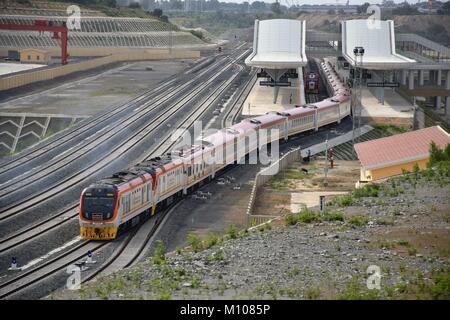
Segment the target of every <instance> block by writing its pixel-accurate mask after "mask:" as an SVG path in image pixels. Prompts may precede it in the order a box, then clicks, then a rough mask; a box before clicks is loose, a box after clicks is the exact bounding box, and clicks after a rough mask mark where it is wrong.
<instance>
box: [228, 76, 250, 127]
mask: <svg viewBox="0 0 450 320" xmlns="http://www.w3.org/2000/svg"><path fill="white" fill-rule="evenodd" d="M257 80H258V78H257V77H256V69H255V70H252V71H251V72H250V73H249V77H248V82H247V83H246V84H245V87H244V89H243V90H242V92H241V94H240V95H239V97H238V98H237V99H235V101H233V103H232V105H231V107H230V108H229V109H228V110H227V112H226V113H225V115H224V117H223V118H222V128H226V127H230V126H232V125H233V124H234V122H235V121H236V119H237V117H238V116H239V112H240V111H241V110H242V108H243V104H244V102H245V99H247V97H248V95H249V94H250V91H251V90H252V88H253V86H254V85H255V83H256V81H257Z"/></svg>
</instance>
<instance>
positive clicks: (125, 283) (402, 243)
mask: <svg viewBox="0 0 450 320" xmlns="http://www.w3.org/2000/svg"><path fill="white" fill-rule="evenodd" d="M448 182H449V179H448V177H445V178H440V179H439V178H438V179H426V178H424V177H422V178H419V179H418V180H414V179H412V178H411V177H409V178H405V177H399V178H396V179H394V182H392V181H389V182H386V183H384V184H382V185H381V186H380V187H379V192H378V194H377V196H366V194H365V195H363V196H356V195H355V193H352V194H351V196H352V199H353V200H352V203H351V205H346V206H341V207H340V206H339V204H341V205H342V203H339V201H335V202H333V203H334V204H333V203H331V204H330V205H329V206H328V208H329V210H332V212H336V211H335V210H339V212H341V213H342V215H343V219H342V220H343V221H339V219H337V220H336V221H326V220H327V219H325V218H324V216H322V218H318V219H316V220H315V221H314V220H313V221H312V222H311V223H305V222H302V221H306V219H303V220H302V219H300V221H299V222H298V223H296V224H293V225H289V224H286V223H284V221H282V220H279V221H274V222H273V223H272V224H271V225H269V226H267V225H266V226H265V227H258V228H256V229H253V230H250V231H247V232H245V231H241V232H237V231H235V229H233V228H228V229H227V231H226V234H225V236H224V238H221V239H217V238H214V237H213V236H209V237H208V238H207V239H206V240H205V241H203V242H202V243H201V244H200V243H199V241H198V239H195V238H192V239H190V244H191V245H192V246H191V247H189V248H187V249H183V250H181V249H178V250H177V252H172V253H170V254H167V255H165V256H164V255H162V254H161V252H162V248H161V250H160V251H158V249H156V250H155V251H154V254H153V257H152V258H150V259H148V260H147V261H146V262H144V263H141V264H139V265H136V266H135V267H133V268H131V269H127V270H124V271H120V272H118V273H116V274H114V275H112V276H109V277H106V278H102V279H99V280H97V281H96V282H93V283H91V284H89V285H87V286H85V287H83V288H82V289H81V290H80V291H77V292H74V291H60V292H56V293H53V294H52V295H51V298H53V299H61V298H63V299H79V298H82V299H99V298H100V299H139V298H144V299H186V298H187V299H249V298H250V299H254V298H257V299H258V298H259V299H261V298H262V299H328V298H344V299H345V298H348V299H361V298H364V299H367V298H387V299H405V298H444V299H449V298H450V285H449V277H450V272H449V270H450V258H449V257H450V251H449V248H450V246H449V244H450V232H449V230H450V225H449V222H450V215H449V211H448V208H449V207H450V206H449V201H450V197H449V194H450V185H449V183H448ZM393 190H394V191H395V192H394V191H393ZM311 212H312V214H313V215H314V214H317V213H316V212H313V211H311ZM311 212H310V213H311ZM319 217H320V216H319ZM202 245H203V247H205V246H206V247H209V248H208V249H206V250H200V249H199V250H198V251H199V252H193V251H194V250H193V249H198V247H200V246H202ZM202 249H203V248H202ZM371 265H375V266H377V267H379V268H380V274H381V278H380V290H376V289H374V290H369V289H368V288H367V286H366V283H367V279H368V276H369V275H368V274H367V269H368V266H371Z"/></svg>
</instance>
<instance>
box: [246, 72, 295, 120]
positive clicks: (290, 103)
mask: <svg viewBox="0 0 450 320" xmlns="http://www.w3.org/2000/svg"><path fill="white" fill-rule="evenodd" d="M290 81H291V84H292V86H291V87H280V88H279V92H278V98H277V101H276V103H273V102H272V97H273V88H272V87H267V86H261V85H259V79H258V81H256V83H255V85H254V86H253V88H252V90H251V91H250V93H249V95H248V96H247V99H245V102H244V104H243V108H242V116H244V117H248V116H257V115H262V114H265V113H267V112H270V111H284V110H288V109H292V108H294V107H295V105H299V104H300V81H299V79H291V80H290Z"/></svg>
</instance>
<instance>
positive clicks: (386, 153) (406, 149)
mask: <svg viewBox="0 0 450 320" xmlns="http://www.w3.org/2000/svg"><path fill="white" fill-rule="evenodd" d="M433 141H434V143H436V145H437V146H438V147H439V148H441V149H443V148H445V146H446V145H447V144H449V143H450V134H448V133H447V132H446V131H445V130H444V129H442V128H441V127H440V126H434V127H429V128H425V129H420V130H416V131H411V132H406V133H401V134H397V135H394V136H390V137H385V138H380V139H376V140H371V141H366V142H361V143H357V144H355V151H356V154H357V155H358V159H359V161H360V164H361V177H360V182H369V181H375V180H381V179H385V178H389V177H391V176H395V175H399V174H401V173H402V169H404V170H408V171H412V170H413V167H414V164H416V163H417V165H418V166H419V168H420V169H424V168H425V167H426V165H427V163H428V160H429V157H430V152H429V150H430V145H431V142H433Z"/></svg>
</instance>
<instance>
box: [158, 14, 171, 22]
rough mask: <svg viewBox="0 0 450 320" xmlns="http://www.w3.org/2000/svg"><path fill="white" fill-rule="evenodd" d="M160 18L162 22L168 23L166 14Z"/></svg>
mask: <svg viewBox="0 0 450 320" xmlns="http://www.w3.org/2000/svg"><path fill="white" fill-rule="evenodd" d="M160 19H161V21H162V22H167V23H169V17H168V16H166V15H162V16H161V18H160Z"/></svg>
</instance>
